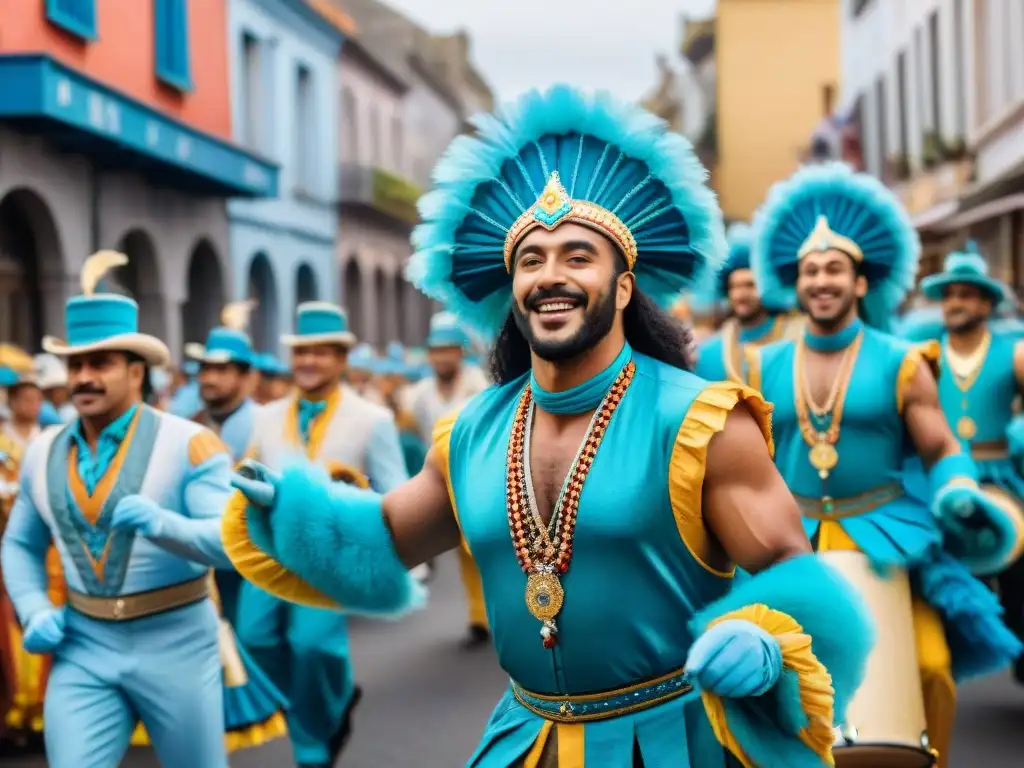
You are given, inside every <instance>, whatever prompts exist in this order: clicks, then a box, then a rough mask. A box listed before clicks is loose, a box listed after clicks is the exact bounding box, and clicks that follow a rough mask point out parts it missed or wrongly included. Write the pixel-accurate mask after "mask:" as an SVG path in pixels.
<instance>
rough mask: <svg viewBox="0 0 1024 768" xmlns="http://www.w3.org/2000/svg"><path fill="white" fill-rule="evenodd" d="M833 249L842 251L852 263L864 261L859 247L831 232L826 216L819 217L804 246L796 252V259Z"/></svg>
mask: <svg viewBox="0 0 1024 768" xmlns="http://www.w3.org/2000/svg"><path fill="white" fill-rule="evenodd" d="M833 249H834V250H837V251H842V252H843V253H845V254H847V255H849V257H850V258H851V259H853V260H854V261H857V262H860V261H864V252H863V251H862V250H861V249H860V246H859V245H857V244H856V243H855V242H853V240H851V239H850V238H848V237H843V236H842V235H840V234H839V233H837V232H833V231H832V227H830V226H829V223H828V218H827V217H826V216H819V217H818V222H817V224H815V225H814V229H813V230H812V231H811V234H810V235H809V236H808V238H807V239H806V240H804V244H803V245H801V246H800V250H799V251H798V252H797V259H802V258H804V257H805V256H809V255H810V254H812V253H824V252H825V251H830V250H833Z"/></svg>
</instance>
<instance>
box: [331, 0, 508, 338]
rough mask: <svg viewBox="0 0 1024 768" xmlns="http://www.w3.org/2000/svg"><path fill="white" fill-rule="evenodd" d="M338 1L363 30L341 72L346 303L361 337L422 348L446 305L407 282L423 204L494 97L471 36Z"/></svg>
mask: <svg viewBox="0 0 1024 768" xmlns="http://www.w3.org/2000/svg"><path fill="white" fill-rule="evenodd" d="M332 2H335V0H332ZM336 4H337V5H338V6H340V7H343V8H344V9H345V10H346V11H349V12H350V13H351V15H352V17H353V20H354V23H355V26H356V32H355V34H354V36H353V38H352V39H351V40H350V41H349V42H348V43H346V46H345V49H344V50H343V51H342V56H341V60H340V64H339V76H338V81H339V88H340V92H341V115H342V125H341V133H340V134H339V138H338V144H339V154H340V157H341V170H340V174H339V178H340V181H341V184H340V192H339V194H340V212H341V228H340V233H339V238H338V244H337V261H338V263H339V264H340V268H341V274H342V295H343V303H344V305H345V306H346V307H347V308H348V312H349V318H350V322H351V323H352V326H353V330H354V332H355V334H356V335H357V336H358V337H359V338H360V339H362V340H364V341H367V342H369V343H371V344H373V345H375V346H377V347H379V348H381V347H383V346H384V345H385V344H386V343H387V342H389V341H395V340H397V341H401V342H403V343H405V344H410V345H414V344H421V343H422V342H423V341H424V339H425V338H426V333H427V329H428V325H429V318H430V315H431V314H432V313H433V312H434V311H435V309H436V305H435V304H434V303H433V302H432V301H430V300H429V299H427V298H426V297H425V296H423V295H422V294H420V293H419V292H418V291H417V290H416V289H415V288H413V287H412V285H410V284H409V283H407V282H406V281H405V278H404V269H405V264H406V262H407V261H408V258H409V256H410V255H411V252H412V247H411V244H410V242H409V237H410V235H411V233H412V228H413V227H414V226H415V224H416V222H417V220H418V214H417V212H416V200H417V199H418V198H419V196H420V195H421V194H422V193H423V192H425V191H426V190H427V189H429V187H430V184H431V180H430V174H431V171H432V169H433V167H434V164H435V163H436V162H437V159H438V157H439V156H440V155H441V153H442V152H443V151H444V149H445V148H446V147H447V146H448V143H449V142H450V141H451V140H452V139H453V138H454V137H455V136H456V135H458V134H459V133H460V132H462V131H463V130H464V129H465V128H466V126H467V118H468V115H469V114H471V113H473V112H476V111H479V110H480V109H489V108H490V106H491V105H492V97H491V95H490V90H489V89H488V88H487V86H486V84H484V83H483V81H482V80H481V79H480V77H479V75H478V74H476V72H475V70H474V69H473V68H472V67H471V66H470V64H469V62H468V55H469V47H468V39H467V38H466V37H465V35H464V34H457V35H452V36H446V37H435V36H432V35H430V34H429V33H427V32H426V31H425V30H423V29H422V28H420V27H418V26H417V25H416V24H414V23H413V22H412V21H410V20H409V19H407V18H406V17H404V16H402V15H401V14H399V13H397V12H395V11H393V10H392V9H390V8H388V7H387V6H385V5H383V4H382V3H379V2H377V1H376V0H343V1H342V0H337V2H336Z"/></svg>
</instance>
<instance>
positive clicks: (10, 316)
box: [0, 188, 65, 351]
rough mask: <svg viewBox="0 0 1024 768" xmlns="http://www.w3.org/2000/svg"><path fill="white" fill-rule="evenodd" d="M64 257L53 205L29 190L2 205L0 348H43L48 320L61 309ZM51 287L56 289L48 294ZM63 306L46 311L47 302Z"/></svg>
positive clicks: (11, 194)
mask: <svg viewBox="0 0 1024 768" xmlns="http://www.w3.org/2000/svg"><path fill="white" fill-rule="evenodd" d="M63 264H64V258H63V253H62V250H61V247H60V239H59V237H58V236H57V225H56V222H55V221H54V219H53V214H52V213H51V212H50V208H49V206H48V205H47V204H46V201H44V200H43V198H41V197H40V196H39V195H38V194H37V193H36V192H34V191H32V190H31V189H25V188H20V189H14V190H11V191H10V192H8V193H7V194H6V195H5V196H4V197H3V199H2V200H0V343H3V342H8V343H11V344H16V345H18V346H19V347H23V348H24V349H26V350H28V351H34V350H37V349H38V348H39V342H40V340H41V339H42V337H43V334H44V333H46V332H47V331H50V332H54V333H60V332H61V331H60V329H58V328H47V327H46V325H47V322H46V321H47V317H60V315H61V310H62V309H63V302H64V299H65V296H64V289H65V286H64V281H63V278H62V275H63V271H64V267H63ZM48 282H52V283H53V287H54V288H56V290H48V289H47V288H46V284H47V283H48ZM50 301H52V302H59V303H60V304H61V306H60V307H57V308H52V307H47V306H46V303H47V302H50Z"/></svg>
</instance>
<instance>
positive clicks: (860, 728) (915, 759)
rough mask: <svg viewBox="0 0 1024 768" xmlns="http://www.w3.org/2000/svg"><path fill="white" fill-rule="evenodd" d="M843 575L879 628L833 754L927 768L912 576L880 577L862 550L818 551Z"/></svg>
mask: <svg viewBox="0 0 1024 768" xmlns="http://www.w3.org/2000/svg"><path fill="white" fill-rule="evenodd" d="M819 557H821V558H822V560H824V561H825V562H826V563H828V564H829V565H830V566H832V567H833V568H835V569H836V570H837V571H839V572H840V573H841V574H843V576H845V577H846V578H847V579H848V580H849V581H850V582H851V583H852V584H853V586H854V587H855V588H856V589H857V591H858V592H859V593H860V595H861V597H862V598H863V599H864V602H865V603H866V604H867V606H868V609H869V610H870V611H871V615H872V617H873V618H874V620H875V624H876V626H877V627H878V641H877V643H876V644H875V647H874V649H873V650H872V651H871V655H870V656H869V657H868V663H867V673H866V674H865V676H864V683H863V684H862V685H861V687H860V688H859V689H858V690H857V693H856V694H855V695H854V697H853V700H852V701H851V702H850V706H849V707H848V709H847V716H846V720H847V721H846V723H843V724H842V725H841V726H840V727H839V728H837V729H836V730H837V736H836V742H835V745H834V746H833V748H832V754H833V757H834V758H835V764H836V766H837V768H927V766H931V765H934V764H935V756H934V755H933V754H932V752H931V751H930V750H929V749H928V742H927V735H926V727H925V715H924V697H923V695H922V693H921V677H920V672H919V669H918V663H917V645H916V642H915V636H914V620H913V613H912V604H911V594H910V579H909V577H908V575H907V572H906V571H899V570H898V571H894V572H893V573H892V574H891V575H890V576H888V577H887V578H882V577H881V576H879V575H878V574H877V573H875V571H874V570H873V569H872V567H871V564H870V563H869V562H868V559H867V557H865V556H864V555H863V554H862V553H860V552H852V551H847V550H832V551H828V552H822V553H820V554H819Z"/></svg>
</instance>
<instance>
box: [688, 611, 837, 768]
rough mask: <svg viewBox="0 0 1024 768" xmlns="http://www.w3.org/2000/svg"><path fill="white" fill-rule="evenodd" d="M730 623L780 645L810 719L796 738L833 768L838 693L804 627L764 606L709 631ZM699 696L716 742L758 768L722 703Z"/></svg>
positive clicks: (736, 614)
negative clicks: (748, 624)
mask: <svg viewBox="0 0 1024 768" xmlns="http://www.w3.org/2000/svg"><path fill="white" fill-rule="evenodd" d="M731 619H740V620H744V621H749V622H752V623H753V624H756V625H757V626H758V627H760V628H761V629H763V630H764V631H765V632H767V633H768V634H770V635H772V637H774V638H775V639H776V640H777V641H778V643H779V647H780V648H781V649H782V666H783V668H784V669H788V670H790V671H791V672H796V674H797V679H798V683H799V689H800V708H801V709H802V710H803V712H804V715H805V716H806V717H807V725H806V726H804V727H803V728H802V729H800V732H799V733H798V734H797V735H798V736H799V738H800V741H802V742H803V743H804V744H805V745H806V746H807V748H808V749H810V750H811V751H812V752H814V754H816V755H817V756H818V757H819V758H821V761H822V762H823V763H825V764H826V765H834V764H835V763H834V762H833V759H832V742H833V740H834V734H833V732H832V720H833V718H834V715H835V711H834V704H835V690H834V689H833V688H832V678H831V677H830V676H829V673H828V670H827V669H825V666H824V665H823V664H822V663H821V662H820V661H818V658H817V657H816V656H815V655H814V651H813V650H812V649H811V637H810V635H808V634H806V633H804V629H803V627H802V626H800V624H799V623H797V621H796V619H794V618H793V617H792V616H790V615H789V614H787V613H783V612H782V611H775V610H772V609H771V608H769V607H768V606H767V605H763V604H761V603H754V604H752V605H747V606H744V607H743V608H740V609H738V610H735V611H731V612H729V613H727V614H725V615H724V616H719V617H718V618H717V619H715V620H714V621H712V622H711V623H710V624H708V626H707V629H711V628H712V627H714V626H715V625H716V624H720V623H721V622H723V621H729V620H731ZM700 696H701V700H702V701H703V702H704V709H705V711H706V712H707V715H708V720H710V722H711V728H712V730H713V731H714V732H715V738H717V739H718V741H719V743H720V744H721V745H722V746H723V747H725V748H726V749H728V750H729V751H730V752H731V753H732V754H733V756H735V757H736V759H737V760H739V761H740V763H742V765H743V767H744V768H755V765H754V763H753V762H752V761H751V760H750V758H749V757H748V756H747V755H746V753H744V751H743V748H742V747H741V746H740V743H739V741H738V740H737V739H736V737H735V736H734V735H733V733H732V731H731V730H730V729H729V724H728V722H727V721H726V714H725V705H724V703H723V702H722V699H721V698H719V697H718V696H716V695H714V694H713V693H710V692H708V691H701V694H700Z"/></svg>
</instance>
